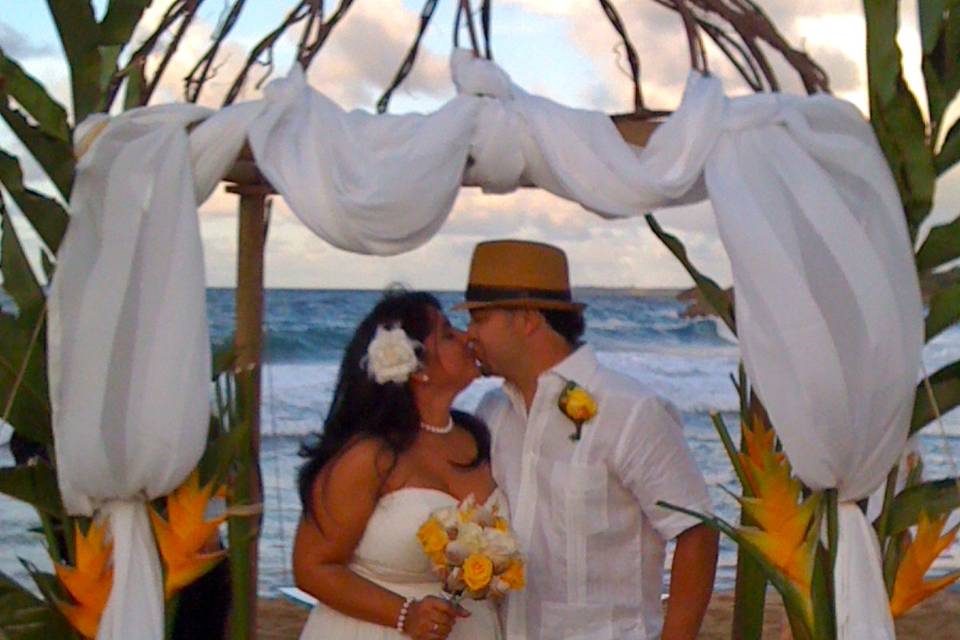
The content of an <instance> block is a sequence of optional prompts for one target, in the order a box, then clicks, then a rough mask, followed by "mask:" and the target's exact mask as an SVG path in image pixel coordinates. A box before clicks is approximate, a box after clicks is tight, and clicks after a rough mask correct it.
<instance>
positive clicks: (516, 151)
mask: <svg viewBox="0 0 960 640" xmlns="http://www.w3.org/2000/svg"><path fill="white" fill-rule="evenodd" d="M480 100H482V101H483V102H482V107H481V109H480V112H479V114H478V117H477V124H476V128H475V129H474V131H473V137H472V138H471V139H470V161H469V162H468V165H467V172H466V179H467V183H468V184H474V185H479V186H480V187H481V188H482V189H483V191H484V192H486V193H509V192H510V191H513V190H514V189H516V188H517V186H518V185H519V183H520V176H521V175H522V174H523V170H524V168H525V167H526V159H525V158H524V154H523V149H524V147H525V146H526V145H525V144H524V140H526V139H527V138H529V132H528V131H527V125H526V121H525V120H524V119H523V116H521V115H520V113H518V111H517V110H516V108H515V106H514V105H513V103H512V102H502V101H500V100H494V99H492V98H480Z"/></svg>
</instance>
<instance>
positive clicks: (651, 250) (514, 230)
mask: <svg viewBox="0 0 960 640" xmlns="http://www.w3.org/2000/svg"><path fill="white" fill-rule="evenodd" d="M95 4H96V5H97V6H98V7H99V8H101V10H102V7H103V6H104V4H105V1H101V0H97V2H96V3H95ZM170 4H171V2H170V1H168V0H154V2H153V6H152V7H151V9H150V10H149V11H148V13H147V15H146V16H145V18H144V20H143V22H142V25H143V28H142V29H141V30H140V31H138V34H137V37H139V38H143V37H144V34H145V33H148V31H147V27H148V26H149V25H152V24H156V23H157V22H158V20H159V18H160V16H161V15H162V13H163V11H164V10H165V9H166V8H167V7H168V6H169V5H170ZM226 4H227V2H226V1H225V0H209V1H208V2H207V3H206V4H205V5H204V9H203V10H202V11H201V13H200V20H199V22H198V24H197V25H196V26H195V27H194V28H193V29H192V30H191V32H190V33H189V34H188V37H187V38H186V39H185V41H184V42H183V44H182V45H181V47H180V50H179V51H178V53H177V55H176V56H175V57H174V58H173V60H172V63H171V68H170V70H169V71H168V72H167V74H166V75H165V78H166V79H165V81H164V83H163V85H162V86H161V87H160V89H159V90H158V93H157V95H156V96H155V98H154V100H153V103H154V104H155V103H160V102H170V101H178V100H180V99H182V93H181V91H182V90H181V86H182V82H181V80H182V78H183V77H184V76H185V75H186V73H187V71H188V70H189V69H190V67H191V66H192V65H193V62H194V61H195V60H196V59H197V57H198V56H199V55H201V54H202V52H203V51H204V50H205V49H206V47H207V45H208V44H209V39H210V35H211V34H212V33H213V30H214V28H215V25H216V24H217V22H218V20H219V19H220V17H221V13H222V10H223V8H224V6H225V5H226ZM327 4H328V5H334V4H335V3H333V2H328V3H327ZM421 4H422V3H421V2H420V1H419V0H417V1H416V2H414V1H413V0H356V1H355V3H354V6H353V8H351V9H350V11H349V12H348V13H347V14H346V17H345V18H344V20H343V21H342V22H341V24H340V25H339V26H338V27H337V28H336V29H335V30H334V32H333V34H332V35H331V36H330V39H329V40H328V42H327V44H326V45H325V47H324V49H323V50H322V51H321V52H320V54H319V55H318V57H317V59H316V60H315V62H314V64H313V66H312V67H311V71H310V74H309V81H310V83H311V84H312V85H313V86H315V87H316V88H317V89H318V90H320V91H322V92H324V93H326V94H327V95H328V96H329V97H331V98H332V99H334V100H335V101H337V102H338V103H339V104H340V105H341V106H343V107H344V108H347V109H352V108H360V109H366V110H373V109H374V108H375V104H376V101H377V99H378V98H379V96H380V94H381V92H382V90H383V88H384V87H386V86H387V85H388V84H389V81H390V79H391V78H392V76H393V74H394V72H395V70H396V68H397V66H398V65H399V64H400V61H401V60H402V59H403V56H404V55H405V53H406V51H407V49H408V47H409V45H410V44H411V42H412V41H413V38H414V36H415V34H416V29H417V25H418V23H419V13H420V10H421V8H422V7H421ZM475 4H479V3H475ZM615 4H616V6H617V7H618V9H619V10H620V12H621V15H622V16H623V18H624V22H625V23H626V26H627V28H628V30H629V32H630V35H631V38H632V40H633V42H634V43H635V45H636V47H637V50H638V53H639V55H640V59H641V64H642V79H643V88H644V96H645V98H646V101H647V103H648V106H650V107H652V108H663V109H673V108H675V107H676V106H677V104H678V103H679V101H680V97H681V92H682V88H683V83H684V81H685V79H686V75H687V73H688V71H689V62H688V54H687V46H686V39H685V35H684V32H683V29H682V26H681V23H680V20H679V18H678V17H677V16H676V15H675V14H673V13H672V12H670V11H667V10H665V9H663V8H661V7H659V6H657V5H656V4H655V3H654V2H652V1H641V0H631V1H630V2H624V1H621V2H617V3H615ZM760 4H761V5H762V6H763V7H764V9H765V10H766V11H767V13H768V14H769V15H770V16H771V18H772V19H773V21H774V23H775V24H776V25H777V26H778V28H779V29H780V30H781V32H782V33H783V34H784V36H785V37H786V38H787V40H788V41H789V42H790V43H791V44H793V45H794V46H798V47H801V48H803V49H805V50H806V51H807V52H808V53H809V54H810V55H811V56H812V57H813V58H814V59H815V60H817V61H818V62H819V63H820V64H821V65H822V66H823V67H824V68H825V69H826V71H827V73H828V75H829V76H830V79H831V87H832V89H833V92H834V94H835V95H837V96H838V97H840V98H842V99H845V100H849V101H851V102H853V103H854V104H855V105H856V106H857V107H859V108H860V109H861V111H863V112H866V111H867V97H866V71H865V62H864V55H865V47H864V35H865V33H864V31H865V28H864V20H863V16H862V8H861V7H862V5H861V2H860V0H805V1H804V2H796V1H795V0H761V2H760ZM0 5H2V6H3V8H4V11H3V18H0V46H2V47H3V49H4V50H5V51H6V52H7V54H8V55H11V56H12V57H14V58H16V59H17V60H18V61H20V62H21V64H22V65H23V66H24V67H25V68H26V69H27V70H28V71H29V72H30V73H32V74H34V75H35V76H36V77H37V78H39V79H40V80H41V81H42V82H43V83H44V84H45V85H46V86H47V87H48V88H49V89H50V91H51V92H52V93H53V94H54V96H55V97H57V98H58V99H60V100H61V101H62V102H64V103H65V104H66V103H67V102H68V98H69V78H68V71H67V67H66V64H65V62H64V60H63V53H62V50H61V49H60V45H59V42H58V39H57V34H56V30H55V27H54V25H53V21H52V19H51V17H50V15H49V12H48V9H47V4H46V2H44V1H43V0H0ZM293 5H294V2H293V0H248V1H247V8H246V9H245V11H244V13H243V14H242V15H241V19H240V21H239V22H238V24H237V28H236V29H235V30H234V32H233V35H232V36H231V39H230V41H229V44H228V45H227V46H226V47H225V48H224V57H223V59H222V67H221V69H220V72H219V75H218V78H222V80H218V79H216V78H215V79H214V82H212V83H211V86H210V88H209V91H208V92H207V93H206V94H204V95H203V97H202V99H201V103H202V104H207V105H208V106H216V105H218V104H219V101H218V97H219V96H220V95H222V94H223V92H225V89H226V86H227V85H228V84H229V82H228V80H230V79H232V74H231V73H230V72H231V70H235V69H237V68H238V67H239V66H240V64H241V63H242V60H243V59H244V58H245V56H246V51H247V50H249V48H250V46H251V45H252V44H253V43H255V42H256V41H257V40H259V38H260V37H262V35H263V34H264V33H266V31H267V30H268V29H272V28H273V25H276V24H278V23H279V22H280V21H281V20H282V19H283V16H284V15H285V12H286V10H287V8H288V7H291V6H293ZM901 5H902V8H901V33H900V36H899V41H900V46H901V49H902V50H903V53H904V67H905V69H906V70H907V79H908V82H910V83H911V85H912V86H913V87H914V88H915V91H917V92H918V93H919V91H921V89H919V88H918V87H921V86H922V83H921V80H920V71H919V59H920V42H919V35H918V32H917V21H916V4H915V0H905V1H904V2H901ZM455 6H456V1H455V0H440V3H439V6H438V9H437V14H436V15H435V16H434V19H433V21H432V22H431V25H430V27H429V30H428V32H427V36H426V38H425V40H424V45H423V47H422V49H421V53H420V56H419V58H418V60H417V63H416V66H415V67H414V71H413V73H412V75H411V76H410V77H409V78H408V79H407V81H406V82H405V83H404V85H402V86H401V88H400V89H399V90H398V91H397V92H396V93H395V94H394V98H393V101H392V102H391V106H390V112H391V113H406V112H424V113H427V112H431V111H434V110H436V109H437V108H439V107H440V106H441V105H442V104H443V103H444V102H445V101H446V100H449V99H450V98H451V97H452V96H453V95H454V90H453V86H452V83H451V82H450V79H449V71H448V58H449V54H450V51H451V47H452V38H453V26H452V25H453V17H452V16H453V9H454V7H455ZM292 38H293V36H291V37H290V38H288V39H286V40H285V41H284V42H282V43H281V45H280V46H279V47H278V48H277V52H276V56H275V73H277V74H282V73H284V72H285V71H286V69H288V68H289V66H290V64H291V62H292V52H293V45H294V42H293V39H292ZM466 42H467V39H466V37H465V36H462V37H461V44H464V43H466ZM492 49H493V53H494V57H495V59H496V61H497V63H498V64H500V65H501V66H502V67H503V68H504V69H505V70H506V71H507V73H509V74H510V76H511V77H512V78H513V80H514V82H516V83H517V84H518V85H520V86H521V87H523V88H524V89H525V90H527V91H528V92H531V93H536V94H540V95H544V96H546V97H549V98H551V99H552V100H555V101H557V102H560V103H563V104H566V105H569V106H574V107H580V108H587V109H595V110H599V111H604V112H607V113H621V112H627V111H631V110H632V85H631V83H630V80H629V77H628V75H627V72H626V70H625V69H626V64H625V56H624V55H623V50H622V46H621V45H620V43H619V38H618V36H617V34H616V32H615V31H614V30H613V28H612V27H611V26H610V24H609V22H608V21H607V20H606V18H605V17H604V15H603V13H602V11H601V10H600V8H599V3H597V2H595V0H497V1H496V2H494V3H493V29H492ZM771 56H772V59H773V61H774V64H775V67H776V69H777V70H778V72H780V75H781V78H782V79H783V80H784V89H785V90H787V91H793V92H799V91H800V89H801V87H800V84H799V82H798V81H797V80H796V78H795V76H794V75H793V74H792V72H790V71H789V70H788V68H787V67H786V65H785V64H783V63H782V62H781V61H779V60H778V59H777V55H776V54H771ZM710 61H711V70H712V71H713V72H714V73H716V74H717V75H718V76H719V77H721V78H722V79H723V80H724V81H725V86H726V87H727V91H728V93H731V94H739V93H745V92H746V91H747V89H746V87H745V86H744V85H743V84H742V83H741V82H739V81H738V79H737V78H736V75H735V72H734V70H733V68H732V67H731V66H730V65H729V64H728V63H726V61H725V60H724V59H723V58H722V56H721V55H720V54H719V52H717V51H713V52H712V53H711V55H710ZM259 95H260V92H259V89H257V88H256V87H254V86H250V87H248V89H247V90H246V91H245V93H244V94H243V95H242V99H256V98H257V97H258V96H259ZM923 102H925V100H924V99H923V98H922V94H921V103H923ZM956 111H958V108H957V105H954V108H953V112H954V113H956ZM0 147H3V148H7V149H12V150H13V152H14V153H17V154H18V155H19V154H21V153H22V151H23V150H22V148H20V147H19V146H18V145H17V143H16V141H15V140H14V139H13V137H12V135H11V134H10V132H9V131H7V130H5V129H4V128H3V125H2V124H0ZM26 172H27V177H28V179H30V180H32V185H33V186H34V188H37V189H39V190H41V191H45V192H49V191H50V188H49V184H47V183H45V182H44V181H43V180H42V179H40V178H41V173H40V171H39V169H38V168H37V167H36V165H35V163H33V162H32V161H27V162H26ZM8 204H9V203H8ZM958 205H960V172H958V171H957V170H956V169H955V170H954V171H952V172H951V173H950V174H948V175H947V176H946V177H945V178H944V179H942V180H941V181H940V183H939V186H938V192H937V199H936V201H935V209H934V215H933V216H932V221H933V222H937V221H939V222H944V221H946V220H948V219H952V218H953V217H955V216H956V215H957V213H958V212H960V206H958ZM236 211H237V199H236V196H233V195H230V194H227V193H225V192H224V191H223V190H222V189H221V190H218V191H217V192H216V193H215V194H214V195H213V196H212V197H211V198H210V199H209V200H208V201H207V202H206V203H204V204H203V206H202V207H201V209H200V221H201V233H202V235H203V241H204V252H205V262H206V268H207V282H208V284H209V285H210V286H233V284H234V282H235V271H236V264H235V262H236V231H237V229H236V227H237V213H236ZM638 213H643V212H638ZM656 213H657V217H658V220H659V221H660V223H661V224H662V225H663V226H664V227H665V228H666V229H667V230H668V231H670V232H672V233H675V234H676V235H678V236H679V237H680V238H681V239H682V240H683V241H684V243H685V244H686V246H687V248H688V251H689V254H690V256H691V258H692V260H693V262H694V263H695V264H696V265H697V266H698V267H699V268H700V269H701V270H702V271H703V272H705V273H707V274H708V275H711V276H712V277H714V278H715V279H716V280H718V281H719V282H720V283H721V284H724V285H727V284H729V283H730V280H731V278H730V268H729V263H728V261H727V258H726V255H725V252H724V250H723V247H722V245H721V243H720V241H719V239H718V237H717V231H716V227H715V224H714V222H713V214H712V211H711V209H710V207H709V205H708V204H701V205H696V206H691V207H682V208H676V209H671V210H664V211H660V212H656ZM15 220H16V219H15ZM16 224H17V228H18V230H19V231H22V235H23V237H24V241H25V244H26V245H27V248H28V251H30V252H31V253H32V254H34V255H35V254H36V251H37V249H36V247H37V242H36V238H35V236H34V235H33V234H32V233H31V232H30V230H29V229H28V228H27V225H26V224H25V223H24V222H23V221H22V220H20V221H19V223H16ZM506 237H510V238H523V239H530V240H538V241H543V242H550V243H553V244H556V245H558V246H560V247H562V248H563V249H564V250H565V251H566V252H567V254H568V256H569V259H570V265H571V278H572V280H573V284H574V285H575V286H576V285H579V286H607V287H685V286H690V285H691V281H690V279H689V277H688V276H687V275H686V273H685V271H684V270H683V269H682V267H680V265H679V264H678V263H677V261H676V260H675V259H674V258H673V256H672V255H671V254H670V253H669V252H668V251H667V250H666V249H665V248H664V247H663V246H662V244H661V243H660V241H659V240H657V238H656V237H655V236H654V235H653V234H652V233H651V232H650V230H649V229H648V228H647V225H646V223H645V222H644V221H643V219H642V217H637V218H635V219H628V220H619V221H606V220H602V219H601V218H599V217H597V216H596V215H594V214H591V213H589V212H587V211H586V210H584V209H582V208H581V207H580V206H579V205H577V204H575V203H572V202H568V201H564V200H562V199H559V198H557V197H555V196H552V195H551V194H549V193H546V192H544V191H540V190H535V189H521V190H518V191H517V192H515V193H513V194H508V195H484V194H482V193H481V192H480V191H479V190H478V189H474V188H469V189H463V190H461V192H460V196H459V198H458V200H457V202H456V205H455V206H454V209H453V212H452V213H451V215H450V217H449V218H448V221H447V223H446V224H445V225H444V227H443V228H442V229H441V231H440V232H439V233H438V234H437V235H436V236H435V237H434V238H433V239H432V240H430V241H429V242H428V243H426V244H425V245H423V246H422V247H420V248H418V249H415V250H413V251H411V252H408V253H406V254H403V255H400V256H394V257H388V258H384V257H370V256H361V255H356V254H350V253H346V252H344V251H341V250H338V249H335V248H333V247H331V246H330V245H328V244H326V243H325V242H324V241H323V240H321V239H320V238H318V237H316V236H314V235H313V234H312V233H311V232H310V231H309V230H307V229H306V227H305V226H304V225H303V224H302V223H300V221H299V220H298V219H297V218H296V217H295V216H294V215H293V214H292V213H291V212H290V210H289V208H288V207H287V206H286V205H285V203H284V202H283V200H282V199H281V198H274V199H273V202H272V217H271V228H270V232H269V237H268V241H267V250H266V283H267V286H269V287H294V288H373V289H376V288H382V287H384V286H387V285H389V284H391V283H394V282H401V283H404V284H406V285H408V286H410V287H414V288H424V289H450V290H456V289H461V288H462V287H463V286H464V283H465V281H466V277H467V270H468V266H469V260H470V253H471V251H472V248H473V246H474V245H475V244H476V243H477V242H480V241H483V240H488V239H493V238H506Z"/></svg>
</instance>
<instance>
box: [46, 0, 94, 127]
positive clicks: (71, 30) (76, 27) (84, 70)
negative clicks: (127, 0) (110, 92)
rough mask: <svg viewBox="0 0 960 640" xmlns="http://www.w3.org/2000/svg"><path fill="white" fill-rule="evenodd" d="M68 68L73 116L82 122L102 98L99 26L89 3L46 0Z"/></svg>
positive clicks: (74, 0)
mask: <svg viewBox="0 0 960 640" xmlns="http://www.w3.org/2000/svg"><path fill="white" fill-rule="evenodd" d="M47 6H48V7H49V9H50V14H51V15H52V16H53V21H54V22H55V23H56V25H57V31H58V32H59V34H60V43H61V44H62V45H63V51H64V53H66V55H67V62H68V63H69V65H70V85H71V88H72V90H73V117H74V119H75V122H78V123H79V122H83V119H84V118H86V117H87V116H88V115H90V114H91V113H93V112H94V111H97V109H98V108H99V106H100V102H101V100H102V98H103V95H102V94H103V92H102V91H101V85H100V67H101V63H100V51H99V47H100V25H99V24H97V19H96V17H95V15H94V12H93V5H92V3H91V2H89V0H47Z"/></svg>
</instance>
